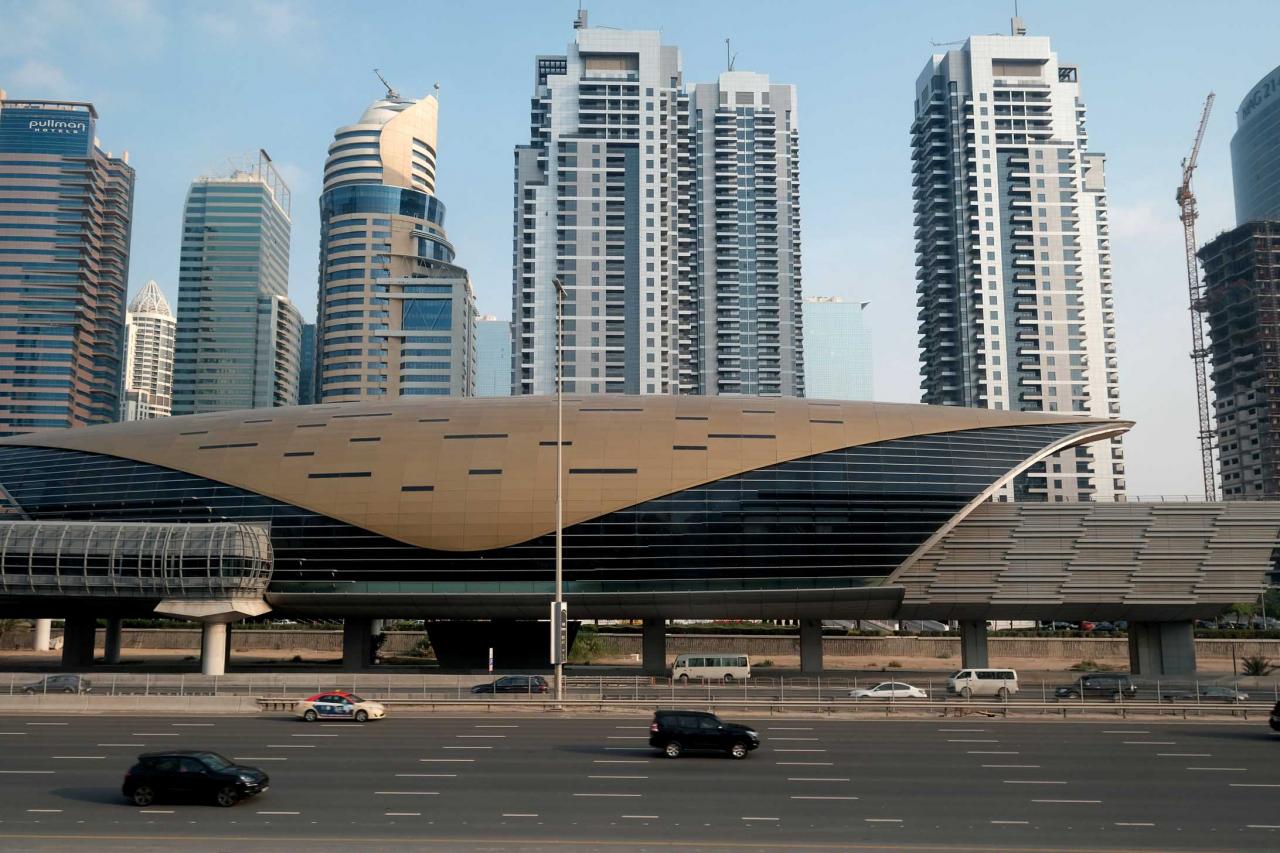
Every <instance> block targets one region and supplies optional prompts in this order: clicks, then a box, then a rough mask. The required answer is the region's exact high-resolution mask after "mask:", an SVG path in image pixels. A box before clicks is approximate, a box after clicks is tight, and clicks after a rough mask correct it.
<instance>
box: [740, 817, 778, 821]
mask: <svg viewBox="0 0 1280 853" xmlns="http://www.w3.org/2000/svg"><path fill="white" fill-rule="evenodd" d="M781 819H782V818H777V817H744V818H743V820H781Z"/></svg>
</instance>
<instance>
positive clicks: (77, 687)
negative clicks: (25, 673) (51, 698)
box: [22, 675, 91, 695]
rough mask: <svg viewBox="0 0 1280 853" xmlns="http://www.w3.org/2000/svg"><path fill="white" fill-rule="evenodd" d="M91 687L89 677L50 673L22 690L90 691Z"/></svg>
mask: <svg viewBox="0 0 1280 853" xmlns="http://www.w3.org/2000/svg"><path fill="white" fill-rule="evenodd" d="M90 689H91V685H90V683H89V679H87V678H85V677H83V676H80V675H50V676H47V677H46V678H42V679H40V680H39V681H37V682H36V683H35V684H28V685H26V686H24V687H23V688H22V692H23V693H26V694H28V695H31V694H34V693H88V692H89V690H90Z"/></svg>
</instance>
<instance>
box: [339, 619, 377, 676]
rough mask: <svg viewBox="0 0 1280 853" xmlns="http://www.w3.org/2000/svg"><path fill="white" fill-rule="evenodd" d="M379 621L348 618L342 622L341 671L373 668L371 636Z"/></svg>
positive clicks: (373, 650)
mask: <svg viewBox="0 0 1280 853" xmlns="http://www.w3.org/2000/svg"><path fill="white" fill-rule="evenodd" d="M375 628H381V621H380V620H375V619H368V618H364V617H352V616H349V617H347V618H346V619H344V620H343V621H342V669H343V671H344V672H359V671H360V670H363V669H368V668H369V667H371V666H373V659H374V653H375V652H376V651H377V650H376V649H375V648H374V643H373V636H374V633H375Z"/></svg>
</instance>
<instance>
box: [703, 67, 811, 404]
mask: <svg viewBox="0 0 1280 853" xmlns="http://www.w3.org/2000/svg"><path fill="white" fill-rule="evenodd" d="M690 109H691V111H692V117H691V121H690V131H691V133H692V139H693V145H692V158H693V164H694V184H693V195H694V199H695V202H694V204H695V208H694V212H693V217H692V219H693V224H694V229H695V233H696V235H697V236H696V239H695V241H694V245H695V247H696V249H695V252H696V257H695V259H694V270H693V273H694V281H693V286H692V287H682V288H681V298H680V326H681V339H682V343H681V365H680V369H681V389H682V390H684V391H687V392H692V393H697V394H761V395H766V396H779V395H781V396H785V397H800V396H804V395H805V393H806V391H807V389H806V388H805V385H804V377H805V369H804V354H803V346H802V343H801V342H802V340H803V336H802V333H801V331H802V310H801V296H800V293H801V288H800V279H801V275H800V123H799V113H798V112H797V110H796V87H795V86H791V85H782V84H771V83H770V82H769V78H768V77H767V76H766V75H764V74H755V73H752V72H750V71H727V72H725V73H723V74H721V75H720V78H719V80H717V81H716V82H715V83H699V84H697V85H696V86H694V88H693V96H692V101H691V104H690ZM685 341H688V344H686V343H685Z"/></svg>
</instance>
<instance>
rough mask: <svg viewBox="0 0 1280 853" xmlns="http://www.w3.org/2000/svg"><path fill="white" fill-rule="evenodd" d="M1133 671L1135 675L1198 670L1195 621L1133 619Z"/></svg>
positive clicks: (1184, 673)
mask: <svg viewBox="0 0 1280 853" xmlns="http://www.w3.org/2000/svg"><path fill="white" fill-rule="evenodd" d="M1129 671H1130V672H1131V673H1133V674H1134V675H1148V676H1152V675H1191V674H1193V673H1194V672H1195V671H1196V640H1195V626H1194V624H1193V623H1191V622H1130V623H1129Z"/></svg>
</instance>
